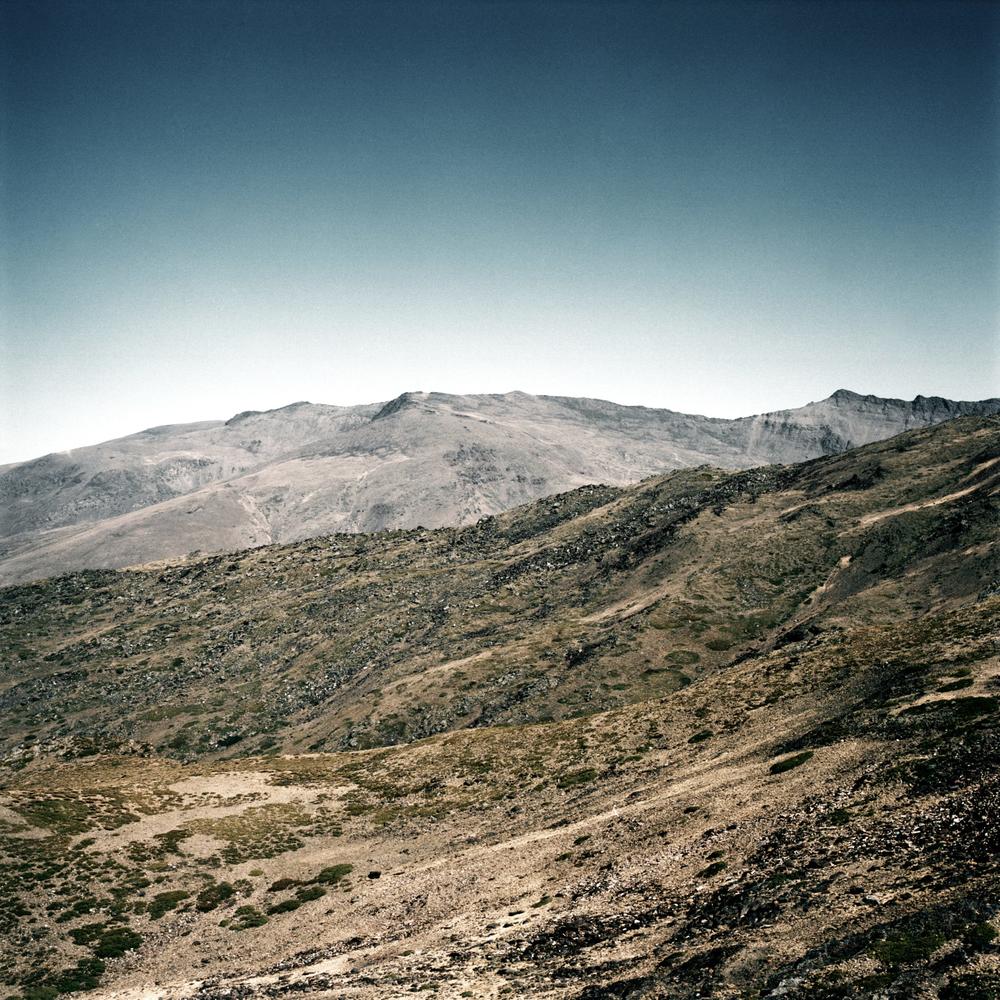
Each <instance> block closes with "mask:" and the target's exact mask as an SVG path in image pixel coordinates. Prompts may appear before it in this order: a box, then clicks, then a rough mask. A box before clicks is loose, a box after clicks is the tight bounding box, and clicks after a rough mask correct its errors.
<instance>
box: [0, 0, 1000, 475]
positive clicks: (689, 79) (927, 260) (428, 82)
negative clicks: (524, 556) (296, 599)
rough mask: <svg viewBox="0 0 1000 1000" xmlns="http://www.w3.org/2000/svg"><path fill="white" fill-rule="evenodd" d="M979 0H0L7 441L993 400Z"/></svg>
mask: <svg viewBox="0 0 1000 1000" xmlns="http://www.w3.org/2000/svg"><path fill="white" fill-rule="evenodd" d="M998 50H1000V10H998V8H997V7H996V6H993V5H990V4H985V3H983V4H979V3H972V4H963V3H958V2H954V3H940V4H938V3H919V2H907V3H901V4H893V3H879V2H874V0H872V2H864V3H860V4H840V3H815V2H810V3H750V2H736V3H734V2H729V3H718V4H712V3H697V4H690V5H689V4H683V3H666V4H639V3H615V2H607V3H544V2H541V3H540V2H537V0H532V2H530V3H524V4H518V3H476V2H462V3H422V2H416V0H414V2H407V3H404V2H398V3H387V4H379V3H375V2H371V0H364V2H360V3H356V4H354V3H336V2H326V0H324V2H316V3H311V2H289V0H282V2H239V3H235V2H213V0H197V2H185V0H170V2H159V3H148V2H142V0H129V2H123V3H109V2H104V0H87V2H82V3H77V2H29V0H23V2H18V0H5V2H4V3H3V4H2V5H0V60H2V73H3V75H2V93H0V115H2V117H0V129H2V132H0V149H2V153H0V157H2V159H0V171H2V187H0V211H2V214H0V226H2V251H0V253H2V256H0V312H2V324H3V325H2V327H0V373H2V374H0V395H2V398H0V461H15V460H21V459H27V458H30V457H33V456H34V455H37V454H41V453H43V452H47V451H52V450H58V449H62V448H67V447H74V446H78V445H82V444H87V443H94V442H96V441H98V440H102V439H106V438H109V437H114V436H118V435H121V434H125V433H129V432H131V431H135V430H139V429H141V428H143V427H146V426H150V425H155V424H160V423H167V422H178V421H186V420H196V419H208V418H225V417H228V416H230V415H231V414H232V413H234V412H236V411H239V410H244V409H251V408H252V409H264V408H269V407H273V406H280V405H283V404H285V403H289V402H291V401H293V400H298V399H310V400H312V401H314V402H327V403H356V402H368V401H373V400H378V399H387V398H391V397H393V396H395V395H397V394H398V393H400V392H402V391H403V390H406V389H427V390H430V389H436V390H441V391H450V392H502V391H506V390H510V389H515V388H517V389H523V390H525V391H528V392H537V393H557V394H567V395H587V396H599V397H603V398H609V399H613V400H616V401H619V402H626V403H645V404H648V405H653V406H668V407H671V408H673V409H678V410H685V411H694V412H703V413H709V414H713V415H720V416H735V415H738V414H743V413H751V412H759V411H761V410H767V409H775V408H779V407H784V406H794V405H800V404H802V403H805V402H807V401H808V400H810V399H818V398H822V397H824V396H826V395H828V394H829V393H830V392H832V391H833V390H834V389H837V388H840V387H846V388H852V389H855V390H857V391H860V392H874V393H878V394H881V395H892V396H903V397H906V398H910V397H912V396H913V395H915V394H917V393H924V394H927V395H930V394H938V395H946V396H951V397H957V398H965V399H971V398H982V397H986V396H993V395H1000V333H998V330H1000V322H998V308H1000V292H998V244H1000V197H998V173H1000V128H998V98H1000V73H998V61H1000V60H998Z"/></svg>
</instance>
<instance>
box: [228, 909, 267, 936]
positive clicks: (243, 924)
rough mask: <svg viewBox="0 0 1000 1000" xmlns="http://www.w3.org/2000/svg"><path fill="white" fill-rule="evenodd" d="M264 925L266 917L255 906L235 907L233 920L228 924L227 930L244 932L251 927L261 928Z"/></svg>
mask: <svg viewBox="0 0 1000 1000" xmlns="http://www.w3.org/2000/svg"><path fill="white" fill-rule="evenodd" d="M266 923H267V917H265V916H264V914H263V913H261V912H260V910H258V909H257V907H256V906H240V907H237V909H236V912H235V913H234V914H233V919H232V920H231V921H230V922H229V929H230V930H231V931H245V930H249V928H251V927H263V926H264V924H266Z"/></svg>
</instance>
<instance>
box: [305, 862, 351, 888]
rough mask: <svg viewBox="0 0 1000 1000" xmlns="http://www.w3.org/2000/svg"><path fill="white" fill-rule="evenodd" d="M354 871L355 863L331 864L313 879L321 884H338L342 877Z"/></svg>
mask: <svg viewBox="0 0 1000 1000" xmlns="http://www.w3.org/2000/svg"><path fill="white" fill-rule="evenodd" d="M352 871H354V865H329V866H328V867H326V868H324V869H323V870H322V871H321V872H320V873H319V874H318V875H317V876H316V877H315V878H314V879H313V880H312V881H313V882H314V883H317V882H318V883H319V884H321V885H336V884H337V883H338V882H339V881H340V880H341V879H343V878H346V877H347V876H348V875H350V874H351V872H352Z"/></svg>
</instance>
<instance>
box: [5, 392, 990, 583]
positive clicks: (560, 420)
mask: <svg viewBox="0 0 1000 1000" xmlns="http://www.w3.org/2000/svg"><path fill="white" fill-rule="evenodd" d="M996 412H1000V400H996V399H994V400H985V401H983V402H980V403H956V402H952V401H949V400H944V399H939V398H936V397H929V398H928V397H922V396H918V397H917V398H916V399H914V400H912V401H909V402H906V401H903V400H894V399H880V398H878V397H875V396H859V395H857V394H856V393H852V392H847V391H845V390H841V391H838V392H836V393H834V394H833V395H832V396H831V397H829V399H826V400H823V401H821V402H818V403H810V404H808V405H806V406H804V407H800V408H798V409H794V410H783V411H779V412H775V413H769V414H763V415H760V416H755V417H746V418H741V419H737V420H716V419H711V418H708V417H700V416H691V415H687V414H681V413H674V412H672V411H670V410H654V409H648V408H645V407H638V406H619V405H617V404H614V403H607V402H603V401H600V400H588V399H571V398H565V397H550V396H529V395H526V394H525V393H509V394H507V395H502V396H449V395H445V394H442V393H404V394H403V395H402V396H400V397H398V398H397V399H395V400H393V401H392V402H390V403H386V404H372V405H367V406H355V407H336V406H322V405H314V404H310V403H296V404H293V405H291V406H286V407H283V408H281V409H279V410H271V411H268V412H264V413H258V412H246V413H240V414H237V415H236V416H234V417H233V418H231V419H230V420H227V421H225V422H222V421H210V422H206V423H199V424H187V425H175V426H166V427H157V428H153V429H151V430H148V431H144V432H142V433H140V434H135V435H132V436H130V437H126V438H121V439H119V440H117V441H110V442H107V443H105V444H101V445H96V446H94V447H91V448H82V449H76V450H74V451H72V452H66V453H60V454H53V455H47V456H45V457H43V458H39V459H37V460H35V461H32V462H25V463H21V464H19V465H15V466H8V467H6V468H3V469H0V582H3V583H12V582H20V581H24V580H29V579H36V578H39V577H43V576H49V575H54V574H57V573H62V572H67V571H69V570H73V569H83V568H108V567H122V566H130V565H137V564H140V563H146V562H151V561H155V560H160V559H176V558H179V557H181V556H184V555H187V554H188V553H190V552H193V551H202V552H217V551H232V550H236V549H243V548H247V547H250V546H255V545H263V544H269V543H274V542H287V541H296V540H300V539H304V538H310V537H314V536H317V535H322V534H327V533H330V532H334V531H338V532H371V531H379V530H382V529H386V528H415V527H417V526H421V525H422V526H424V527H439V526H444V525H465V524H471V523H474V522H475V521H476V520H478V519H479V518H480V517H482V516H486V515H493V514H498V513H501V512H502V511H505V510H509V509H511V508H513V507H516V506H518V505H519V504H523V503H526V502H528V501H531V500H536V499H539V498H540V497H544V496H549V495H552V494H555V493H559V492H564V491H567V490H571V489H574V488H576V487H579V486H582V485H584V484H588V483H607V484H610V485H616V486H622V485H627V484H629V483H633V482H636V481H638V480H640V479H642V478H644V477H646V476H650V475H654V474H660V473H663V472H664V471H667V470H670V469H677V468H683V467H690V466H697V465H700V464H711V465H713V466H716V467H721V468H727V469H739V468H748V467H752V466H757V465H765V464H771V463H788V462H798V461H803V460H806V459H809V458H815V457H818V456H820V455H827V454H835V453H839V452H842V451H844V450H846V449H849V448H851V447H854V446H857V445H861V444H866V443H869V442H872V441H876V440H882V439H884V438H887V437H891V436H892V435H893V434H897V433H899V432H901V431H904V430H908V429H910V428H913V427H921V426H928V425H931V424H934V423H937V422H939V421H941V420H946V419H950V418H953V417H956V416H962V415H976V414H978V415H986V414H990V413H996Z"/></svg>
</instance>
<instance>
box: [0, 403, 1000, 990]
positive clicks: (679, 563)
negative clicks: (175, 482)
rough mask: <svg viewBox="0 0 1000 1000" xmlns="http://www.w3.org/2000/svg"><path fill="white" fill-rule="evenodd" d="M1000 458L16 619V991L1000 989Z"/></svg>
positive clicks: (893, 465)
mask: <svg viewBox="0 0 1000 1000" xmlns="http://www.w3.org/2000/svg"><path fill="white" fill-rule="evenodd" d="M998 456H1000V422H998V421H996V420H985V421H984V420H963V421H956V422H954V423H952V424H948V425H944V426H943V427H940V428H936V429H933V430H929V431H919V432H914V433H912V434H908V435H905V436H903V437H901V438H898V439H895V440H894V441H890V442H886V443H883V444H879V445H873V446H869V447H867V448H864V449H860V450H859V451H857V452H854V453H850V454H848V455H844V456H839V457H837V458H833V459H825V460H821V461H817V462H813V463H807V464H806V465H804V466H797V467H793V468H790V469H771V470H757V471H755V472H751V473H746V474H740V475H737V476H726V475H724V474H722V473H717V472H714V471H711V470H693V471H689V472H684V473H677V474H674V475H671V476H668V477H665V478H663V479H658V480H650V481H647V482H646V483H644V484H642V485H641V486H639V487H637V488H635V489H632V490H624V491H622V490H605V489H601V488H591V489H586V490H582V491H577V492H576V493H574V494H568V495H565V496H562V497H559V498H554V499H552V500H549V501H543V502H541V503H540V504H536V505H532V506H530V507H528V508H524V509H522V510H520V511H516V512H513V513H512V514H510V515H506V516H504V517H502V518H497V519H495V520H490V521H488V522H485V523H484V524H481V525H480V526H477V527H476V528H471V529H466V530H463V531H457V532H456V531H439V532H422V533H393V534H388V535H383V536H372V537H361V538H352V537H340V536H338V537H333V538H329V539H324V540H319V541H314V542H309V543H303V544H300V545H295V546H287V547H280V548H279V547H275V548H271V549H265V550H258V551H255V552H251V553H245V554H242V555H238V556H234V557H232V558H224V559H213V560H208V561H205V562H202V563H195V564H189V565H185V566H182V567H172V568H160V569H154V570H150V571H147V572H129V573H123V574H99V575H80V576H75V577H70V578H64V579H62V580H57V581H49V582H47V583H43V584H40V585H36V586H33V587H22V588H12V589H9V590H7V591H5V592H2V614H3V622H4V625H3V627H4V630H5V631H4V636H3V639H2V644H3V645H2V648H4V649H7V650H12V651H13V652H14V655H15V659H14V660H13V662H12V663H11V664H10V665H9V666H8V667H7V670H6V672H5V675H4V679H3V687H2V689H0V696H2V697H3V699H4V701H5V712H6V713H7V714H6V720H7V721H6V723H5V726H4V731H3V736H4V740H5V749H6V750H7V758H6V760H7V765H8V768H9V770H8V771H7V775H8V777H7V778H6V779H5V782H4V784H5V791H4V795H3V798H2V799H0V831H2V837H3V839H2V845H3V850H4V852H5V854H6V855H7V859H8V861H9V862H10V864H9V865H8V866H7V874H6V875H5V876H4V881H3V886H2V893H3V910H2V914H0V924H2V926H0V936H5V937H6V940H8V941H10V942H11V944H12V947H10V948H8V949H7V950H6V951H5V955H4V961H5V974H6V976H7V978H8V980H9V987H10V989H11V991H12V992H14V993H15V994H16V993H23V994H24V995H26V996H29V997H46V996H52V995H54V993H56V992H60V991H67V990H72V989H78V988H81V987H82V988H86V987H88V986H94V985H97V983H98V982H101V983H103V984H104V985H103V986H102V987H101V988H102V989H103V990H105V991H108V990H114V989H128V988H138V987H140V986H144V985H149V984H151V983H153V982H154V981H159V982H161V983H163V984H164V985H163V986H162V987H161V991H162V992H164V993H165V994H166V995H179V994H181V993H183V992H185V991H187V992H190V991H191V990H198V991H200V995H202V996H204V997H209V996H214V995H222V994H221V993H219V991H220V990H221V989H228V988H231V987H232V986H233V985H234V983H236V982H238V981H241V980H245V978H246V976H248V975H251V974H261V973H263V974H265V975H270V976H274V977H277V976H281V975H284V976H285V977H286V979H285V981H284V982H282V981H280V980H278V979H274V980H273V981H272V980H266V981H263V982H257V983H250V984H248V983H246V982H243V983H242V985H241V989H244V990H246V991H248V993H247V995H257V994H260V995H265V994H266V995H278V996H280V995H283V993H284V992H292V991H294V990H295V989H296V988H301V986H302V985H303V982H302V981H303V980H304V981H307V982H308V983H309V984H310V986H311V988H313V989H321V988H328V989H330V990H332V991H333V994H334V995H337V996H373V997H374V996H392V995H402V994H404V993H407V992H409V991H411V989H412V988H413V987H417V988H427V989H428V990H431V989H434V990H436V991H437V992H438V993H439V995H445V996H460V995H463V994H465V995H472V996H476V997H479V996H493V995H500V994H502V993H505V992H506V993H513V994H514V995H531V996H548V995H551V996H567V997H570V996H571V997H590V998H596V997H604V996H608V997H610V996H616V997H618V996H634V997H640V996H670V997H686V996H692V997H693V996H696V995H699V994H700V995H703V996H704V995H718V996H747V997H750V996H762V995H767V994H768V993H769V992H772V991H774V990H775V989H778V990H779V993H777V994H775V995H783V996H793V997H794V996H803V997H805V996H810V997H813V996H820V997H822V996H829V997H834V996H842V997H852V996H865V995H876V994H878V992H879V991H885V990H886V989H888V988H890V987H891V988H893V989H896V990H897V991H899V992H898V995H910V994H908V993H906V990H911V991H913V990H916V989H918V988H920V989H923V988H925V987H926V988H928V989H934V990H937V991H939V992H940V995H941V996H943V997H960V996H961V997H965V996H971V997H975V996H994V995H995V993H996V989H997V983H998V982H1000V980H998V978H997V977H998V975H1000V971H998V963H997V955H996V949H995V946H994V944H993V943H992V940H991V934H992V926H993V923H995V922H996V916H997V909H996V903H997V900H996V894H995V887H996V876H997V857H998V855H997V852H998V848H1000V843H998V842H997V841H996V832H995V831H996V830H997V829H998V828H1000V826H998V820H1000V815H998V811H1000V801H998V800H1000V789H998V785H997V778H996V775H997V764H998V763H1000V753H998V741H997V729H996V723H997V695H998V683H997V679H996V678H997V672H998V670H997V668H998V665H1000V664H998V658H997V649H998V647H997V640H998V629H997V623H998V618H1000V596H997V595H996V594H995V593H994V592H993V591H994V590H995V588H994V587H993V586H992V583H993V582H994V581H995V580H996V579H997V563H998V545H997V541H998V539H997V530H996V526H997V524H998V518H997V513H998V512H997V506H998V500H997V495H996V488H997V479H996V474H997V472H998V471H1000V463H996V462H994V459H996V458H997V457H998ZM954 494H961V495H959V496H953V495H954ZM943 497H953V498H952V499H949V500H947V501H945V502H940V503H937V502H935V501H938V500H941V498H943ZM908 505H909V506H912V507H915V508H917V509H911V510H903V509H902V508H904V507H907V506H908ZM847 557H850V558H847ZM594 713H598V714H594ZM549 720H551V721H549ZM500 723H503V724H502V725H501V724H500ZM470 725H473V726H476V728H471V729H466V728H463V727H467V726H470ZM449 730H454V731H451V732H449ZM432 733H438V734H437V735H433V736H430V737H429V738H425V739H423V740H421V741H420V742H417V743H411V744H408V745H399V746H382V747H379V746H378V745H379V744H386V743H391V742H397V741H401V740H404V739H410V738H413V737H421V736H423V737H427V736H428V735H429V734H432ZM354 745H358V746H360V747H362V748H364V747H372V748H371V749H362V750H360V751H356V752H339V753H313V754H309V755H305V756H303V755H299V756H282V755H279V754H278V751H279V750H281V751H292V752H301V751H305V750H308V749H310V748H311V749H313V750H319V749H322V750H324V751H325V750H328V749H333V748H344V747H351V746H354ZM262 754H264V756H261V755H262ZM56 761H58V763H56ZM337 865H350V866H352V871H351V872H350V873H348V874H346V875H344V874H343V871H344V870H343V869H336V868H335V869H334V870H333V872H330V871H329V869H330V868H331V866H337ZM373 871H378V872H380V873H381V874H380V877H378V878H369V877H368V873H369V872H373ZM324 872H325V874H324ZM281 880H291V882H292V884H287V885H282V882H281ZM274 886H279V888H273V889H272V887H274ZM181 894H186V895H181ZM247 907H249V908H251V909H249V910H247V909H244V908H247ZM269 910H274V912H271V913H269V912H268V911H269ZM265 918H266V920H265ZM991 921H992V923H991ZM126 929H127V930H128V932H129V933H128V934H126V933H125V930H126ZM129 934H133V935H136V936H137V937H136V938H132V937H130V936H129ZM140 938H141V942H140V940H139V939H140ZM136 945H137V946H138V950H132V951H128V950H126V949H127V948H128V947H129V946H136ZM117 952H121V953H123V954H122V956H121V957H116V953H117ZM295 955H298V956H299V957H297V958H293V957H292V956H295ZM102 964H103V966H105V968H104V969H103V971H102V969H101V965H102ZM278 966H282V967H283V968H278ZM963 977H964V978H963ZM193 983H201V984H202V985H201V986H197V987H196V986H192V985H190V984H193ZM782 983H783V984H784V985H783V986H781V985H779V984H782ZM893 984H895V985H893ZM921 984H922V985H921ZM991 984H992V985H991ZM781 990H784V992H783V993H782V992H780V991H781ZM976 990H979V993H976ZM991 990H992V991H993V992H990V991H991ZM930 995H933V993H932V994H930Z"/></svg>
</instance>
